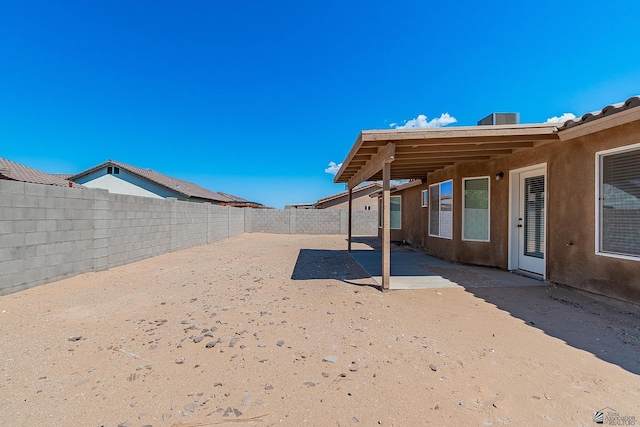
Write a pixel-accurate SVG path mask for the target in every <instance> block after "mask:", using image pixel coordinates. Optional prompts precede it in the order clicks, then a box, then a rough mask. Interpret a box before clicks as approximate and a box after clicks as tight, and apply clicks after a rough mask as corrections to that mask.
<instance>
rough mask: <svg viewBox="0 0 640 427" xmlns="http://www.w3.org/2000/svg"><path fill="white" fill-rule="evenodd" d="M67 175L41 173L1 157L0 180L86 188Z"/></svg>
mask: <svg viewBox="0 0 640 427" xmlns="http://www.w3.org/2000/svg"><path fill="white" fill-rule="evenodd" d="M65 176H67V175H63V174H51V173H46V172H42V171H39V170H37V169H34V168H30V167H29V166H25V165H21V164H20V163H16V162H12V161H11V160H7V159H5V158H2V157H0V178H3V179H9V180H12V181H21V182H30V183H33V184H44V185H56V186H58V187H73V188H86V187H85V186H83V185H80V184H76V183H75V182H71V181H69V180H68V179H66V178H65Z"/></svg>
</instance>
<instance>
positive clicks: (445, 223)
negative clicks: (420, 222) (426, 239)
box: [429, 181, 453, 239]
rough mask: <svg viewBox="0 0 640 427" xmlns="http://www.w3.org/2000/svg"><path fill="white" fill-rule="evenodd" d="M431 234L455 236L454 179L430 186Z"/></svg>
mask: <svg viewBox="0 0 640 427" xmlns="http://www.w3.org/2000/svg"><path fill="white" fill-rule="evenodd" d="M429 235H430V236H434V237H444V238H445V239H451V238H452V237H453V181H445V182H440V183H438V184H433V185H430V186H429Z"/></svg>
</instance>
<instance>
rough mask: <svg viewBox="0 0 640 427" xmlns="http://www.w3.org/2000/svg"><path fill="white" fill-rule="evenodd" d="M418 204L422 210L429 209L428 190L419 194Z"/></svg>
mask: <svg viewBox="0 0 640 427" xmlns="http://www.w3.org/2000/svg"><path fill="white" fill-rule="evenodd" d="M425 194H426V195H427V198H426V203H425V198H424V195H425ZM420 203H421V204H422V207H423V208H428V207H429V190H428V189H427V190H422V191H421V192H420Z"/></svg>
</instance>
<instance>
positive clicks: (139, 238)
mask: <svg viewBox="0 0 640 427" xmlns="http://www.w3.org/2000/svg"><path fill="white" fill-rule="evenodd" d="M107 194H108V205H107V206H108V210H107V213H106V217H107V223H106V225H107V229H106V230H105V231H104V233H105V234H107V235H108V246H107V247H108V254H109V258H108V262H107V265H108V267H113V266H116V265H123V264H127V263H129V262H135V261H139V260H141V259H144V258H148V257H151V256H154V255H159V254H162V253H166V252H170V251H172V250H175V248H174V245H173V232H174V227H172V219H173V217H172V215H173V209H172V208H173V207H174V205H175V201H169V202H168V203H167V201H166V200H163V199H151V198H146V197H137V196H129V195H124V194H109V193H107ZM172 202H173V203H172Z"/></svg>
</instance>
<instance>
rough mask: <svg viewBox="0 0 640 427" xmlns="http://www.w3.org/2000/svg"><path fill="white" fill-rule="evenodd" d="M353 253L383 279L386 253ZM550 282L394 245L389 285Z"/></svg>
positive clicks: (495, 285) (490, 285) (473, 285)
mask: <svg viewBox="0 0 640 427" xmlns="http://www.w3.org/2000/svg"><path fill="white" fill-rule="evenodd" d="M351 257H352V258H353V259H354V260H355V261H356V262H357V263H358V264H359V265H360V266H361V267H362V268H363V269H364V270H365V271H366V272H367V273H368V274H369V275H370V276H371V277H372V278H373V279H374V280H375V281H376V282H377V283H378V284H381V283H382V253H381V252H380V251H379V250H377V248H375V247H374V248H373V249H372V250H355V251H352V252H351ZM518 286H548V284H547V283H545V282H542V281H539V280H535V279H532V278H529V277H524V276H520V275H518V274H514V273H510V272H508V271H503V270H499V269H496V268H490V267H479V266H470V265H459V264H453V263H450V262H447V261H443V260H441V259H438V258H434V257H432V256H429V255H427V254H426V253H424V252H421V251H419V250H416V249H413V248H406V247H399V246H396V245H392V248H391V281H390V286H389V289H436V288H479V287H486V288H499V287H518Z"/></svg>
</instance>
